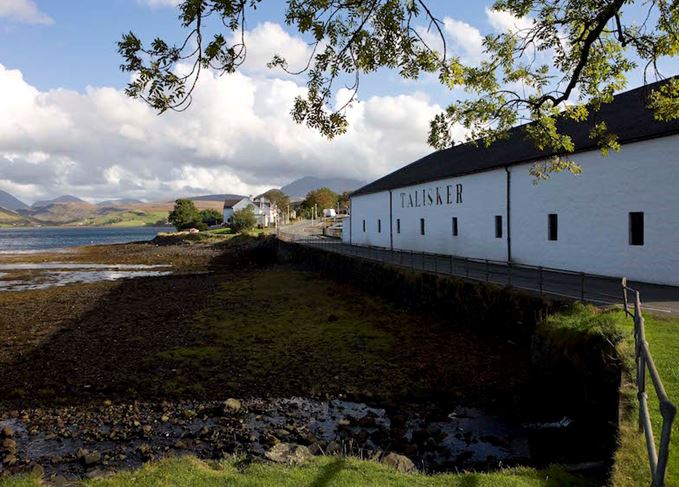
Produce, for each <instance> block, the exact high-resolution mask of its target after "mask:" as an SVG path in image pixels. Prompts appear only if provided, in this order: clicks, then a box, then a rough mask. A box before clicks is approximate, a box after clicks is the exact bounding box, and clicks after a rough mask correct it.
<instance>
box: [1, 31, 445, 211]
mask: <svg viewBox="0 0 679 487" xmlns="http://www.w3.org/2000/svg"><path fill="white" fill-rule="evenodd" d="M264 32H269V33H272V34H273V35H274V36H280V37H279V39H284V38H285V36H287V34H285V33H284V31H282V29H280V28H276V27H273V26H271V25H267V24H264V25H262V26H259V27H258V28H257V29H255V30H254V31H253V32H252V33H251V34H250V35H251V36H252V38H253V39H254V38H256V36H257V35H262V36H263V37H262V39H263V38H264V37H265V36H264V35H263V33H264ZM286 42H287V41H286ZM271 45H274V46H275V42H274V43H272V44H271ZM287 47H289V48H290V49H291V51H290V52H292V53H293V54H294V53H297V54H294V55H295V56H302V51H303V50H302V49H301V47H300V45H297V46H295V43H291V42H288V46H287ZM259 49H261V51H259V53H258V52H257V50H255V53H256V55H257V56H261V57H263V58H266V56H267V55H268V49H269V48H264V47H261V46H260V47H259ZM300 59H301V57H300ZM304 81H305V80H304V79H303V78H290V77H287V76H283V75H280V76H278V77H277V76H276V75H275V74H272V73H271V72H270V71H269V72H267V73H266V75H265V74H264V73H263V72H259V71H257V70H256V69H254V68H252V69H251V70H250V71H246V72H245V73H238V74H234V75H226V76H217V75H216V74H213V73H211V72H205V73H204V75H203V77H202V78H201V81H200V83H199V85H198V89H197V90H196V92H195V93H194V100H193V104H192V106H191V107H190V109H189V110H188V111H187V112H184V113H166V114H164V115H160V116H159V115H157V114H156V113H155V112H154V111H153V110H151V109H150V108H149V107H147V106H146V105H144V104H143V103H141V102H139V101H136V100H132V99H130V98H128V97H127V96H125V94H124V93H123V92H122V90H117V89H113V88H109V87H91V88H88V89H87V90H86V91H85V92H84V93H78V92H74V91H69V90H62V89H57V90H50V91H40V90H38V89H36V88H35V87H33V86H31V85H30V84H29V83H27V82H26V81H25V80H24V79H23V77H22V74H21V72H19V71H17V70H10V69H7V68H5V67H3V66H2V65H0V113H2V114H3V116H2V117H0V188H1V189H4V190H7V191H10V192H12V193H15V194H16V195H17V196H19V197H22V198H24V199H26V200H29V201H33V200H36V199H39V198H43V197H48V196H56V195H59V194H65V193H72V194H76V195H78V196H81V197H84V198H90V199H107V198H111V197H141V198H151V199H154V198H163V199H169V198H172V197H176V196H180V195H185V194H200V193H222V192H235V193H245V194H249V193H253V194H254V193H257V192H259V191H261V190H263V189H267V188H269V187H272V186H280V185H283V184H286V183H288V182H290V181H291V180H293V179H295V178H297V177H300V176H304V175H314V176H321V177H350V178H357V179H362V180H371V179H374V178H376V177H379V176H382V175H384V174H386V173H388V172H390V171H392V170H394V169H397V168H399V167H401V166H403V165H404V164H406V163H409V162H412V161H413V160H415V159H417V158H419V157H422V156H423V155H425V154H427V153H428V152H430V151H431V149H430V148H429V147H428V146H427V144H426V135H427V131H428V128H429V121H430V120H431V119H432V118H433V116H434V115H435V114H436V113H439V112H440V111H441V107H439V106H437V105H436V104H433V103H432V102H431V101H430V100H429V99H428V97H427V96H426V95H423V94H417V93H415V94H411V95H400V96H392V97H386V96H384V97H382V96H376V97H372V98H369V99H366V100H358V101H356V102H355V103H354V104H353V105H352V106H351V107H350V108H349V110H348V112H347V116H348V118H349V120H350V122H351V123H350V127H349V131H348V133H347V134H346V135H344V136H340V137H337V138H336V139H333V140H327V139H325V138H323V137H322V136H320V135H319V134H318V133H317V132H315V131H313V130H310V129H308V128H306V127H305V126H301V125H297V124H295V123H294V122H293V121H292V119H291V116H290V110H291V108H292V105H293V100H294V98H295V96H297V95H300V94H304V93H305V90H306V88H305V87H304V85H303V84H304ZM343 96H344V95H343V94H342V93H340V94H339V96H338V99H342V97H343Z"/></svg>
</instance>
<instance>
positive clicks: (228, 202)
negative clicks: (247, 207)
mask: <svg viewBox="0 0 679 487" xmlns="http://www.w3.org/2000/svg"><path fill="white" fill-rule="evenodd" d="M244 199H247V196H240V197H238V198H227V199H225V200H224V208H233V207H234V206H236V205H237V204H238V203H240V202H241V201H243V200H244Z"/></svg>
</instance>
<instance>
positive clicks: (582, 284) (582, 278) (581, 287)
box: [580, 272, 585, 303]
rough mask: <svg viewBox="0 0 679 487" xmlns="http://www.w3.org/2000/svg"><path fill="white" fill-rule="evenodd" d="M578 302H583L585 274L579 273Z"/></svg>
mask: <svg viewBox="0 0 679 487" xmlns="http://www.w3.org/2000/svg"><path fill="white" fill-rule="evenodd" d="M580 301H582V302H583V303H584V302H585V273H584V272H581V273H580Z"/></svg>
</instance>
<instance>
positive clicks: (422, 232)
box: [420, 218, 424, 235]
mask: <svg viewBox="0 0 679 487" xmlns="http://www.w3.org/2000/svg"><path fill="white" fill-rule="evenodd" d="M420 235H424V218H420Z"/></svg>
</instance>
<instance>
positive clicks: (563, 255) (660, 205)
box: [351, 136, 679, 285]
mask: <svg viewBox="0 0 679 487" xmlns="http://www.w3.org/2000/svg"><path fill="white" fill-rule="evenodd" d="M572 158H573V160H575V161H576V162H578V163H579V164H580V165H581V166H582V169H583V174H582V175H580V176H574V175H572V174H570V173H566V174H555V175H553V176H552V178H551V179H550V180H549V181H545V182H541V183H539V184H537V185H536V184H534V179H533V178H532V177H531V176H530V174H529V172H528V171H529V168H530V164H522V165H516V166H512V167H510V171H511V190H510V191H511V240H512V242H511V243H512V245H511V248H512V261H513V262H516V263H521V264H528V265H535V266H544V267H554V268H558V269H567V270H573V271H578V272H587V273H591V274H601V275H607V276H613V277H621V276H626V277H628V278H629V279H632V280H639V281H645V282H654V283H660V284H672V285H679V136H671V137H664V138H659V139H654V140H649V141H643V142H638V143H634V144H626V145H624V146H623V147H622V150H621V151H620V152H612V153H610V154H609V155H608V157H603V156H601V154H600V153H599V152H598V151H591V152H587V153H583V154H576V155H574V156H573V157H572ZM459 184H461V185H462V195H463V196H462V202H461V203H459V202H457V201H455V198H453V199H454V201H453V202H452V203H450V204H449V203H448V202H447V201H446V197H447V194H446V188H447V187H448V186H450V185H452V186H453V188H456V187H457V185H459ZM506 184H507V175H506V172H505V169H504V168H503V169H496V170H491V171H486V172H482V173H477V174H472V175H468V176H461V177H458V178H452V179H446V180H440V181H435V182H431V183H425V184H421V185H415V186H409V187H405V188H399V189H394V190H392V215H393V220H392V222H393V246H394V248H396V249H406V250H416V251H427V252H436V253H442V254H453V255H458V256H467V257H474V258H482V259H491V260H506V259H507V215H506V204H507V203H506ZM437 187H438V188H439V193H440V196H441V200H442V201H440V202H439V201H437V199H438V198H437V197H436V188H437ZM422 190H424V191H425V194H424V199H425V201H426V202H427V204H424V205H422V197H420V198H419V201H417V202H414V203H419V204H414V205H413V206H410V204H409V201H407V200H406V203H405V204H404V200H402V198H401V193H406V195H413V194H415V193H417V194H418V195H422V193H421V192H422ZM418 192H419V193H418ZM429 195H432V198H431V200H429ZM407 197H408V196H406V198H407ZM432 201H433V203H432ZM439 203H440V204H439ZM351 206H352V207H351V209H352V212H351V215H352V218H351V237H352V242H353V243H354V244H359V245H378V246H382V247H389V246H390V234H389V192H381V193H375V194H369V195H362V196H357V197H354V198H352V200H351ZM636 211H641V212H644V239H645V242H644V245H643V246H631V245H629V212H636ZM549 213H556V214H557V215H558V227H559V230H558V240H557V241H549V240H548V238H547V215H548V214H549ZM496 215H502V222H503V232H502V233H503V235H502V238H501V239H498V238H495V221H494V217H495V216H496ZM453 216H456V217H457V218H458V226H459V235H458V236H457V237H454V236H453V235H452V217H453ZM378 218H380V219H381V220H382V233H378V232H377V219H378ZM420 218H424V219H425V225H426V228H425V235H424V236H422V235H420ZM364 219H365V220H366V232H365V233H364V232H363V229H362V222H363V220H364ZM397 219H400V220H401V233H400V234H399V233H397V228H396V227H397V223H396V222H397Z"/></svg>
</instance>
